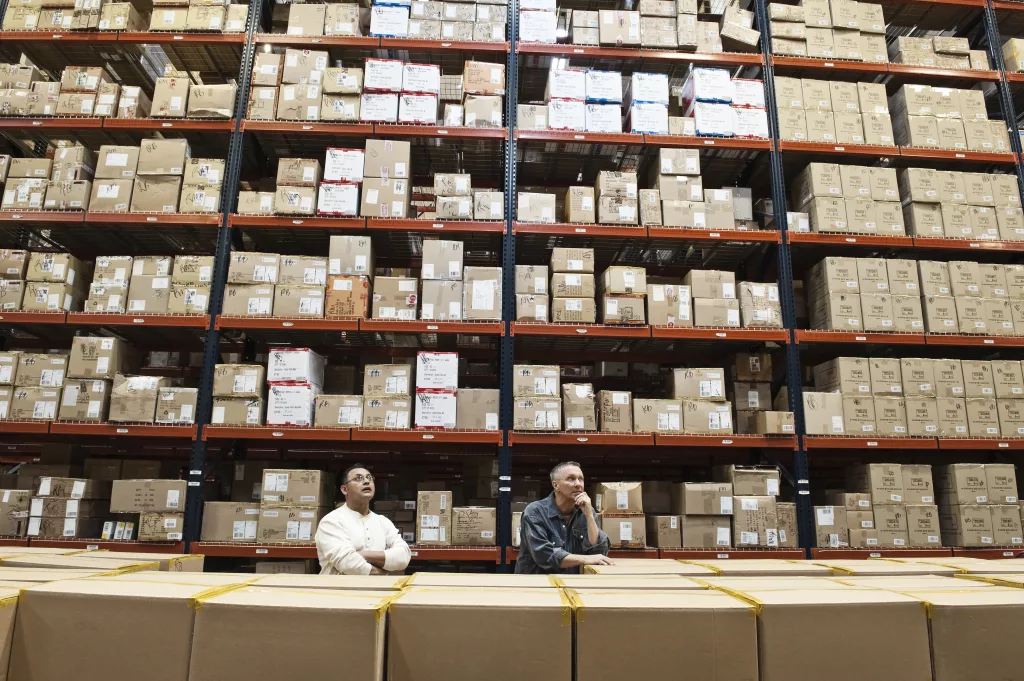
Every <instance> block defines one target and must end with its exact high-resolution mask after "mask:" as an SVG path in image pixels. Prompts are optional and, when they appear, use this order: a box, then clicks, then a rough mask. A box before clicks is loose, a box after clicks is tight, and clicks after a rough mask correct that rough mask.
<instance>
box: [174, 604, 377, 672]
mask: <svg viewBox="0 0 1024 681" xmlns="http://www.w3.org/2000/svg"><path fill="white" fill-rule="evenodd" d="M392 595H394V594H393V592H389V591H333V590H328V589H299V588H289V589H262V588H255V587H246V588H242V589H236V590H232V591H228V592H227V593H224V594H220V595H218V596H214V597H212V598H209V599H206V600H204V601H203V607H202V608H200V609H198V610H197V612H196V619H195V637H194V640H195V644H194V645H193V647H192V660H191V665H190V668H189V674H188V678H189V679H191V681H246V680H248V679H254V678H317V677H322V676H323V675H324V674H325V673H327V670H330V669H331V668H333V667H335V666H336V664H337V660H338V656H339V655H341V656H344V659H345V668H346V670H347V672H348V673H351V674H352V676H353V678H359V679H365V680H366V681H373V680H379V679H381V678H382V672H383V669H384V631H385V624H386V622H387V618H386V617H385V616H384V612H385V609H386V607H387V600H386V599H387V598H388V597H390V596H392ZM268 629H269V630H272V631H273V632H274V634H273V642H272V643H271V641H269V640H268V639H267V638H266V632H267V631H268ZM339 631H344V632H345V635H344V636H343V637H341V638H340V639H339V637H338V636H337V632H339ZM268 644H270V645H273V646H274V647H275V648H276V647H277V646H281V649H282V650H293V651H298V650H301V651H302V654H301V655H292V654H282V655H267V654H266V653H267V645H268Z"/></svg>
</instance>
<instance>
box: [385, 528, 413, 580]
mask: <svg viewBox="0 0 1024 681" xmlns="http://www.w3.org/2000/svg"><path fill="white" fill-rule="evenodd" d="M380 521H381V524H382V525H383V527H384V546H386V547H387V548H386V549H384V572H402V571H403V570H405V568H407V567H409V561H410V560H411V559H412V555H411V554H410V553H409V545H408V544H406V543H405V540H404V539H402V533H401V532H399V531H398V528H397V527H395V524H394V523H393V522H391V520H389V519H388V518H385V517H384V516H380Z"/></svg>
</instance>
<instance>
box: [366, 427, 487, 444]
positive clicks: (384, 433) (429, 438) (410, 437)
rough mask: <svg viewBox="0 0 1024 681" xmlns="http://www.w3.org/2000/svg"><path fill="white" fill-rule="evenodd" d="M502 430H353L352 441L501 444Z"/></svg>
mask: <svg viewBox="0 0 1024 681" xmlns="http://www.w3.org/2000/svg"><path fill="white" fill-rule="evenodd" d="M501 434H502V431H500V430H425V429H417V428H414V429H411V430H410V429H404V430H389V429H382V430H377V429H366V428H353V429H352V440H353V441H358V442H421V443H456V444H490V445H499V444H501Z"/></svg>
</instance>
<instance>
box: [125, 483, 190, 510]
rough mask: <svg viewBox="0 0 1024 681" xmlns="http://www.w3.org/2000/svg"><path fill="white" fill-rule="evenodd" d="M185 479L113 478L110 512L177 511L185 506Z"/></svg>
mask: <svg viewBox="0 0 1024 681" xmlns="http://www.w3.org/2000/svg"><path fill="white" fill-rule="evenodd" d="M187 484H188V483H187V481H185V480H114V481H113V483H112V488H111V490H110V512H111V513H142V512H153V513H178V512H181V511H182V510H183V509H184V508H185V494H186V488H187Z"/></svg>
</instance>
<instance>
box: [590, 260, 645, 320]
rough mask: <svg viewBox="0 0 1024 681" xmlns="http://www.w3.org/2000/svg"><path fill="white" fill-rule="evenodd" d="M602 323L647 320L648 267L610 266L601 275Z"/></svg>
mask: <svg viewBox="0 0 1024 681" xmlns="http://www.w3.org/2000/svg"><path fill="white" fill-rule="evenodd" d="M600 291H601V323H602V324H611V325H626V326H628V325H630V324H634V325H635V324H646V323H647V315H646V314H645V310H644V302H645V299H646V296H647V270H645V269H644V268H643V267H621V266H612V267H609V268H608V269H606V270H605V271H604V273H603V274H602V275H601V286H600Z"/></svg>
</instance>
